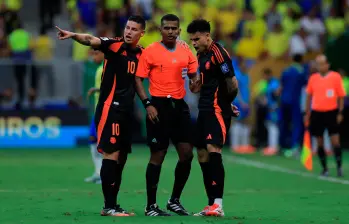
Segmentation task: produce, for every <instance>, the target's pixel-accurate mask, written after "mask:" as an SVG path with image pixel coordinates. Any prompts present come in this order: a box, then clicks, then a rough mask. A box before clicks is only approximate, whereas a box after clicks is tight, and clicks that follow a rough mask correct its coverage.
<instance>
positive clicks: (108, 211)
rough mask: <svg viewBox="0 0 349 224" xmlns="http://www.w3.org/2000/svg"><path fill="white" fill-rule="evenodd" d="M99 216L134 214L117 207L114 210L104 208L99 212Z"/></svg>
mask: <svg viewBox="0 0 349 224" xmlns="http://www.w3.org/2000/svg"><path fill="white" fill-rule="evenodd" d="M101 216H118V217H120V216H134V213H129V212H127V211H126V210H124V209H122V208H121V207H120V205H117V206H116V207H115V208H104V209H103V210H102V211H101Z"/></svg>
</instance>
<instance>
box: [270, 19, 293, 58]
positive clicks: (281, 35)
mask: <svg viewBox="0 0 349 224" xmlns="http://www.w3.org/2000/svg"><path fill="white" fill-rule="evenodd" d="M288 42H289V36H288V35H287V34H286V33H285V32H283V30H282V26H281V24H279V23H277V24H275V25H274V29H273V31H272V32H270V33H268V34H267V36H266V41H265V47H266V49H267V51H268V54H269V55H270V56H271V57H273V58H280V57H283V56H285V55H287V50H288V44H287V43H288Z"/></svg>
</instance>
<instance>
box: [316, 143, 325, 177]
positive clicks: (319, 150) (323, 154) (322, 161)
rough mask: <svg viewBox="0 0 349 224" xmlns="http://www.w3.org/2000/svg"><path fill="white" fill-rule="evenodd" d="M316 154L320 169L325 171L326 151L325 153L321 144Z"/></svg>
mask: <svg viewBox="0 0 349 224" xmlns="http://www.w3.org/2000/svg"><path fill="white" fill-rule="evenodd" d="M317 154H318V156H319V159H320V163H321V166H322V169H323V170H326V171H327V161H326V153H325V149H324V147H323V146H322V147H318V149H317Z"/></svg>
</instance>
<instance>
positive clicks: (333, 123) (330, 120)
mask: <svg viewBox="0 0 349 224" xmlns="http://www.w3.org/2000/svg"><path fill="white" fill-rule="evenodd" d="M337 115H338V110H332V111H327V112H319V111H312V112H311V115H310V133H311V135H313V136H316V137H322V136H323V135H324V131H325V130H326V129H327V130H328V133H329V135H330V136H332V135H335V134H338V133H339V125H338V123H337Z"/></svg>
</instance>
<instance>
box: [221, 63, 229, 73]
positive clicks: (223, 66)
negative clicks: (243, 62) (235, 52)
mask: <svg viewBox="0 0 349 224" xmlns="http://www.w3.org/2000/svg"><path fill="white" fill-rule="evenodd" d="M221 70H222V72H223V74H227V73H228V72H229V67H228V64H227V63H224V64H222V65H221Z"/></svg>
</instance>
